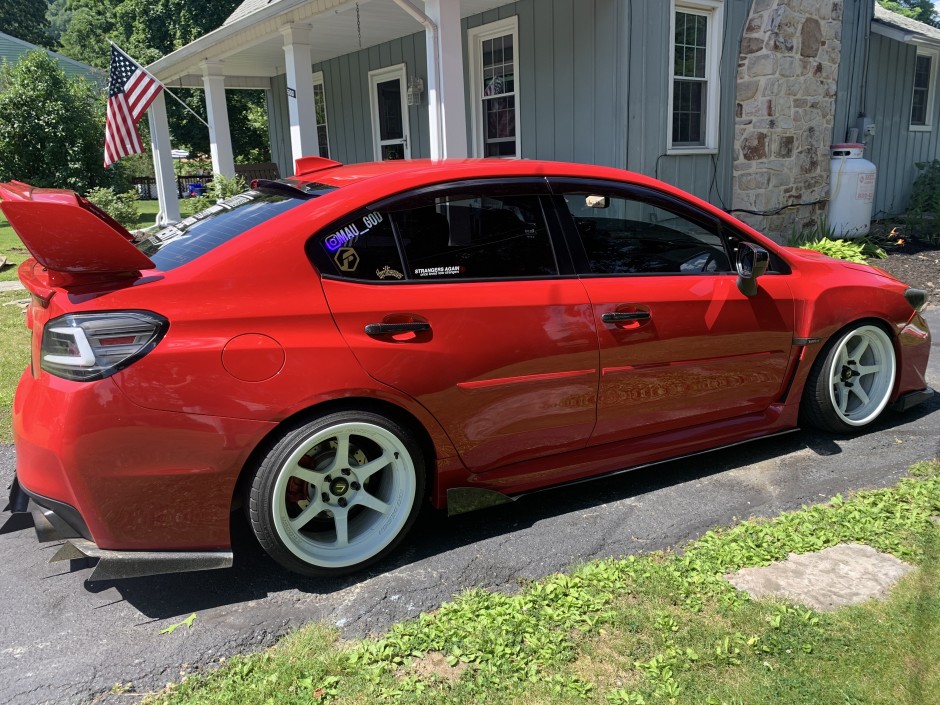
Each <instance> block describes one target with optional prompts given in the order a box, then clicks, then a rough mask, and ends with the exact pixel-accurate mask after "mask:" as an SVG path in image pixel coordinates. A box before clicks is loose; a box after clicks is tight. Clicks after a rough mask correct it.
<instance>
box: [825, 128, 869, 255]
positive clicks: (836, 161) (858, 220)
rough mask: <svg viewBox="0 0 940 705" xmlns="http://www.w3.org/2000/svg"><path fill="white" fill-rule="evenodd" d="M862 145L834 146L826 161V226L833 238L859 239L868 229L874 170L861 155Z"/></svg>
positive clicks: (863, 147)
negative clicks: (827, 202) (827, 177)
mask: <svg viewBox="0 0 940 705" xmlns="http://www.w3.org/2000/svg"><path fill="white" fill-rule="evenodd" d="M864 153H865V145H864V144H858V143H854V142H851V143H849V144H834V145H832V147H831V148H830V156H831V159H830V161H829V193H830V196H829V216H828V217H829V227H830V228H832V230H833V231H834V233H835V237H843V238H844V237H848V238H852V237H861V236H862V235H867V234H868V229H869V227H870V226H871V209H872V204H873V203H874V201H875V175H876V173H877V171H878V170H877V168H876V167H875V165H874V164H872V163H871V162H870V161H868V160H867V159H865V158H864V157H863V156H862V155H863V154H864Z"/></svg>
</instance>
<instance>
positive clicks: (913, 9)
mask: <svg viewBox="0 0 940 705" xmlns="http://www.w3.org/2000/svg"><path fill="white" fill-rule="evenodd" d="M878 4H879V5H881V6H882V7H884V8H886V9H888V10H891V12H896V13H898V14H899V15H904V16H905V17H910V18H911V19H914V20H917V21H918V22H923V23H925V24H929V25H933V26H934V27H940V16H938V14H937V11H936V9H935V8H934V6H933V2H932V0H878Z"/></svg>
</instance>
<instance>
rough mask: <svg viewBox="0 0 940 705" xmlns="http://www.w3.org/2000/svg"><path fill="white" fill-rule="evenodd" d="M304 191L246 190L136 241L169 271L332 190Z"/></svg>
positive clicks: (160, 266)
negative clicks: (295, 194)
mask: <svg viewBox="0 0 940 705" xmlns="http://www.w3.org/2000/svg"><path fill="white" fill-rule="evenodd" d="M307 186H309V184H308V185H307ZM304 190H305V191H306V194H297V196H292V195H290V194H289V193H278V192H272V191H268V189H265V192H262V191H255V190H253V191H246V192H245V193H242V194H239V195H238V196H233V197H232V198H228V199H225V200H224V201H219V202H218V203H216V204H215V205H214V206H212V207H211V208H207V209H206V210H204V211H202V212H200V213H196V214H195V215H191V216H190V217H188V218H186V219H185V220H181V221H180V222H178V223H174V224H173V225H170V226H167V227H165V228H163V229H162V230H158V231H157V232H156V233H154V234H153V235H150V236H148V237H147V238H146V239H144V240H140V241H138V242H137V243H136V244H137V247H138V248H139V249H140V250H141V251H142V252H143V253H144V254H145V255H147V256H148V257H149V258H150V259H151V260H153V263H154V264H155V265H157V269H159V270H161V271H164V272H165V271H169V270H171V269H174V268H175V267H179V266H180V265H183V264H186V263H187V262H191V261H192V260H194V259H196V258H197V257H200V256H202V255H204V254H206V253H207V252H209V251H210V250H214V249H215V248H216V247H218V246H219V245H221V244H223V243H225V242H228V241H229V240H231V239H232V238H234V237H237V236H238V235H241V234H242V233H243V232H245V231H246V230H250V229H251V228H253V227H255V226H256V225H260V224H261V223H263V222H265V221H266V220H270V219H271V218H274V217H276V216H278V215H280V214H281V213H286V212H287V211H289V210H291V209H292V208H296V207H297V206H299V205H301V204H302V203H304V201H306V200H307V199H309V198H311V197H313V196H318V195H321V194H323V193H325V192H326V191H328V190H332V189H331V188H330V187H327V186H320V187H319V188H317V189H309V188H307V189H304Z"/></svg>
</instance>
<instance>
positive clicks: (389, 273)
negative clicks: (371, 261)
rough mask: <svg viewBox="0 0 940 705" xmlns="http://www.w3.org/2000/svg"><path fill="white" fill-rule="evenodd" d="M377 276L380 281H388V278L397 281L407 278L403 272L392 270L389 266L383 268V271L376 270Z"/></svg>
mask: <svg viewBox="0 0 940 705" xmlns="http://www.w3.org/2000/svg"><path fill="white" fill-rule="evenodd" d="M375 276H377V277H378V278H379V279H387V278H388V277H394V278H395V279H404V278H405V275H404V274H402V273H401V272H399V271H397V270H395V269H392V268H391V267H389V266H388V265H387V264H386V265H385V266H384V267H382V269H376V270H375Z"/></svg>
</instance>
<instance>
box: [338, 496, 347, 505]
mask: <svg viewBox="0 0 940 705" xmlns="http://www.w3.org/2000/svg"><path fill="white" fill-rule="evenodd" d="M339 506H341V507H345V506H346V498H345V497H340V498H339Z"/></svg>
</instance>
